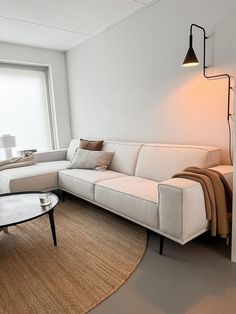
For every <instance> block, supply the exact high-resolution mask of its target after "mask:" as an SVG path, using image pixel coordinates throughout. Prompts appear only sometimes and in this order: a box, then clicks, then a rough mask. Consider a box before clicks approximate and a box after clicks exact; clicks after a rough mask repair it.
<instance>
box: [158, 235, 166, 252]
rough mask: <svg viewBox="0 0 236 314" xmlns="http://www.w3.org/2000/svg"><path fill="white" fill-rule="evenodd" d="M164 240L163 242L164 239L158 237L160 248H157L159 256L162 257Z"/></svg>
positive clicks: (161, 236)
mask: <svg viewBox="0 0 236 314" xmlns="http://www.w3.org/2000/svg"><path fill="white" fill-rule="evenodd" d="M164 240H165V237H164V236H163V235H160V247H159V254H160V255H162V253H163V247H164Z"/></svg>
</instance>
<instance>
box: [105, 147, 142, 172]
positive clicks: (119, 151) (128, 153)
mask: <svg viewBox="0 0 236 314" xmlns="http://www.w3.org/2000/svg"><path fill="white" fill-rule="evenodd" d="M141 147H142V144H140V143H126V142H104V144H103V148H102V150H104V151H108V152H114V157H113V159H112V161H111V163H110V165H109V167H108V169H110V170H113V171H117V172H121V173H124V174H128V175H134V174H135V168H136V165H137V160H138V155H139V151H140V149H141Z"/></svg>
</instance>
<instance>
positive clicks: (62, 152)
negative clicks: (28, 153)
mask: <svg viewBox="0 0 236 314" xmlns="http://www.w3.org/2000/svg"><path fill="white" fill-rule="evenodd" d="M66 154H67V149H58V150H51V151H48V152H41V153H36V154H35V156H36V158H37V162H47V161H58V160H66Z"/></svg>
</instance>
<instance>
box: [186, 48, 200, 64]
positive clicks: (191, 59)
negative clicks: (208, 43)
mask: <svg viewBox="0 0 236 314" xmlns="http://www.w3.org/2000/svg"><path fill="white" fill-rule="evenodd" d="M198 64H199V62H198V59H197V56H196V54H195V52H194V50H193V47H189V50H188V52H187V54H186V57H185V59H184V62H183V66H185V67H191V66H194V65H198Z"/></svg>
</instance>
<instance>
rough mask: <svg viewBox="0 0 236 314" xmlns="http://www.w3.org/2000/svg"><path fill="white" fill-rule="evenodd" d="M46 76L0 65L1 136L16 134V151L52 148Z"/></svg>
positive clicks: (35, 69) (21, 68)
mask: <svg viewBox="0 0 236 314" xmlns="http://www.w3.org/2000/svg"><path fill="white" fill-rule="evenodd" d="M45 73H46V72H45V69H43V68H36V67H33V68H32V67H26V66H19V67H13V66H12V67H11V66H10V67H7V66H6V65H5V66H1V65H0V135H1V134H7V133H10V134H12V135H15V136H16V144H17V149H18V150H20V149H31V148H36V149H38V150H39V151H43V150H49V149H51V148H53V140H52V139H53V137H52V132H51V129H52V126H51V119H50V117H51V115H50V110H49V106H48V93H47V90H48V89H47V88H48V87H47V85H46V84H47V80H46V75H45Z"/></svg>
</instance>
